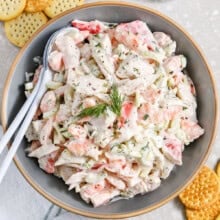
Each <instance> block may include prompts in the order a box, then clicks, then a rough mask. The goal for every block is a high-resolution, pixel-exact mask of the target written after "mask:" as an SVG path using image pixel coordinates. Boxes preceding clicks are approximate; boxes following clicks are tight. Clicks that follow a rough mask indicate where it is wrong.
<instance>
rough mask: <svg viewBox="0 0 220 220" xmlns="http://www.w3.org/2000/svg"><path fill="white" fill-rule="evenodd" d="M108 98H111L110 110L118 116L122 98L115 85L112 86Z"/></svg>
mask: <svg viewBox="0 0 220 220" xmlns="http://www.w3.org/2000/svg"><path fill="white" fill-rule="evenodd" d="M110 98H111V105H110V109H111V111H113V112H114V113H115V114H116V115H117V116H120V114H121V106H122V102H123V99H122V96H121V95H120V94H119V92H118V88H117V87H116V86H115V85H113V86H112V90H111V94H110Z"/></svg>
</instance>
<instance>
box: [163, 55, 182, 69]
mask: <svg viewBox="0 0 220 220" xmlns="http://www.w3.org/2000/svg"><path fill="white" fill-rule="evenodd" d="M185 62H186V61H185V58H184V56H183V55H176V56H172V57H168V58H167V59H166V60H165V61H164V64H163V66H164V68H165V70H166V71H167V72H168V73H175V72H181V70H182V69H183V68H185V66H186V63H185Z"/></svg>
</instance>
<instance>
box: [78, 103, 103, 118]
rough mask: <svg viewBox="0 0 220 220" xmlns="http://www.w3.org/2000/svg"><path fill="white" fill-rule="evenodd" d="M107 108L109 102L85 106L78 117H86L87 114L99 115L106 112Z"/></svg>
mask: <svg viewBox="0 0 220 220" xmlns="http://www.w3.org/2000/svg"><path fill="white" fill-rule="evenodd" d="M106 108H107V104H105V103H102V104H98V105H95V106H92V107H88V108H84V109H83V110H82V111H81V112H80V113H79V114H78V115H77V117H79V118H84V117H86V116H95V117H99V116H100V115H101V114H103V113H104V111H105V110H106Z"/></svg>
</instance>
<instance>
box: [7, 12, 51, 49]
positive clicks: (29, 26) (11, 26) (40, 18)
mask: <svg viewBox="0 0 220 220" xmlns="http://www.w3.org/2000/svg"><path fill="white" fill-rule="evenodd" d="M47 20H48V18H47V17H46V15H45V14H44V13H43V12H36V13H27V12H24V13H22V14H21V15H19V16H18V17H17V18H15V19H12V20H10V21H6V22H5V33H6V36H7V38H8V39H9V41H11V42H12V43H13V44H15V45H16V46H18V47H22V46H23V45H24V44H25V43H26V42H27V41H28V40H29V38H30V37H31V36H32V34H33V33H34V32H35V31H36V30H37V29H38V28H39V27H41V26H42V25H43V24H45V23H46V22H47Z"/></svg>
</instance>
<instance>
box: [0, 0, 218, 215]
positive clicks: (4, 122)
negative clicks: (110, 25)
mask: <svg viewBox="0 0 220 220" xmlns="http://www.w3.org/2000/svg"><path fill="white" fill-rule="evenodd" d="M95 6H128V7H132V8H136V9H141V10H145V11H148V12H150V13H152V14H154V15H156V16H159V17H161V18H162V19H164V20H166V21H167V22H169V23H171V24H172V25H173V26H174V27H176V28H177V29H178V30H180V31H181V32H182V33H183V34H184V35H185V36H186V37H187V39H188V40H189V41H190V42H191V43H192V44H193V45H194V47H195V48H196V50H197V51H198V53H199V55H200V56H201V58H202V60H203V62H204V64H205V65H206V67H207V70H208V73H209V75H210V78H211V83H212V87H213V90H214V100H215V121H214V131H213V133H212V135H211V140H210V142H209V144H208V148H207V151H206V153H205V155H204V157H203V158H202V161H201V162H200V164H199V167H198V169H197V170H195V171H194V172H193V173H192V174H191V176H190V177H189V178H188V180H187V182H186V184H185V185H184V186H182V187H179V188H177V189H176V190H175V192H174V193H173V194H170V195H168V197H167V198H164V199H163V200H162V201H160V202H159V203H157V204H154V205H151V206H149V207H147V208H143V209H139V210H137V211H132V212H127V213H123V214H121V213H116V214H110V213H106V214H105V213H102V214H97V213H94V212H88V211H86V212H85V211H84V210H82V209H78V208H73V207H71V206H69V205H67V204H65V203H63V202H62V201H60V200H58V199H56V198H55V197H53V196H52V195H50V194H49V193H47V192H45V191H44V190H43V189H42V188H41V187H40V186H39V185H38V184H37V183H35V182H34V180H33V179H32V178H31V177H30V176H29V175H28V174H27V172H26V171H25V169H24V168H23V166H22V165H21V164H20V162H19V161H18V159H17V158H16V156H15V157H14V159H13V160H14V162H15V164H16V166H17V168H18V170H19V171H20V172H21V174H22V175H23V177H24V178H25V179H26V181H27V182H28V183H29V184H30V185H31V186H32V187H33V188H34V189H35V190H36V191H37V192H38V193H40V194H41V195H42V196H44V197H45V198H46V199H47V200H49V201H50V202H52V203H53V204H55V205H57V206H59V207H61V208H63V209H65V210H67V211H70V212H72V213H75V214H79V215H83V216H86V217H92V218H101V219H108V218H112V219H116V218H119V219H120V218H128V217H133V216H137V215H141V214H144V213H147V212H149V211H152V210H154V209H156V208H158V207H160V206H162V205H164V204H165V203H167V202H168V201H170V200H171V199H173V198H175V197H176V196H177V195H178V194H179V193H180V192H181V191H182V190H183V189H184V188H185V187H187V186H188V185H189V184H190V183H191V182H192V180H193V178H194V177H195V175H196V174H197V173H198V172H199V170H200V169H201V167H202V165H203V164H204V163H205V162H206V160H207V158H208V156H209V154H210V152H211V148H212V145H213V142H214V139H215V137H216V131H217V124H218V95H217V94H218V93H217V88H216V84H215V80H214V74H213V73H212V70H211V68H210V66H209V64H208V62H207V60H206V58H205V56H204V54H203V52H202V50H201V48H200V47H199V45H198V44H197V43H196V42H195V40H194V39H193V38H192V37H191V35H190V34H189V33H188V32H187V31H186V30H185V29H184V28H183V27H181V26H180V25H179V24H178V23H177V22H175V21H174V20H173V19H171V18H169V17H168V16H166V15H164V14H163V13H161V12H159V11H157V10H155V9H152V8H149V7H147V6H144V5H140V4H137V3H131V2H125V1H123V2H116V1H103V2H93V3H87V4H84V5H81V6H78V7H76V8H73V9H70V10H68V11H65V12H63V13H61V14H59V15H58V16H56V17H55V18H53V19H51V20H50V21H49V22H47V23H46V24H45V25H43V26H42V27H41V28H39V29H38V30H37V31H36V33H34V35H33V36H32V37H31V39H30V40H29V41H28V42H27V43H26V44H25V45H24V46H23V48H22V49H21V50H20V51H19V52H18V54H17V56H16V57H15V59H14V61H13V63H12V65H11V67H10V69H9V72H8V74H7V78H6V81H5V85H4V88H3V96H2V106H1V119H2V127H3V131H4V132H5V131H6V129H7V113H6V107H7V96H8V90H9V85H10V82H11V79H12V76H13V73H14V71H15V67H16V65H17V63H18V62H19V61H20V58H21V57H22V55H23V53H24V52H25V50H26V48H28V46H29V44H31V42H32V39H34V38H35V37H36V36H37V35H38V33H40V32H41V31H42V30H44V29H45V28H46V27H47V26H49V25H50V24H51V23H54V22H55V21H57V20H58V19H59V18H61V17H62V16H64V15H67V14H71V13H72V12H75V11H78V10H80V9H85V8H90V7H95Z"/></svg>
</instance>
